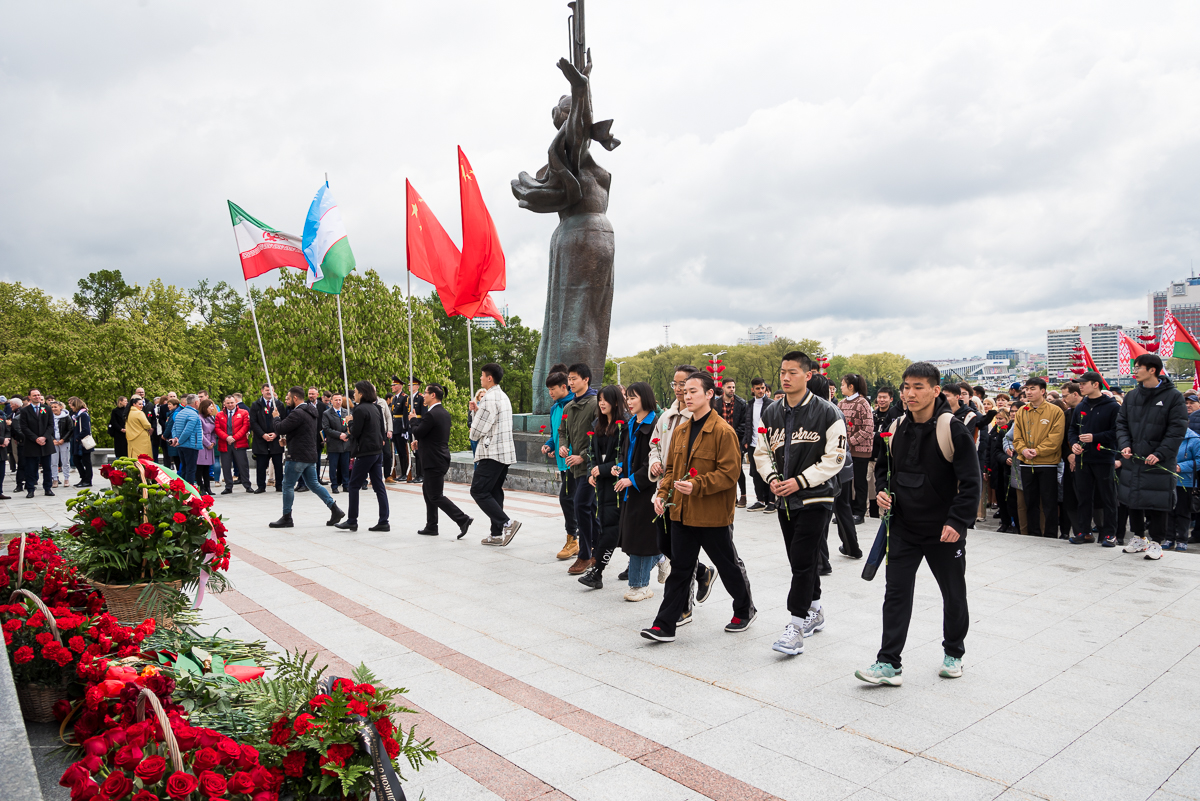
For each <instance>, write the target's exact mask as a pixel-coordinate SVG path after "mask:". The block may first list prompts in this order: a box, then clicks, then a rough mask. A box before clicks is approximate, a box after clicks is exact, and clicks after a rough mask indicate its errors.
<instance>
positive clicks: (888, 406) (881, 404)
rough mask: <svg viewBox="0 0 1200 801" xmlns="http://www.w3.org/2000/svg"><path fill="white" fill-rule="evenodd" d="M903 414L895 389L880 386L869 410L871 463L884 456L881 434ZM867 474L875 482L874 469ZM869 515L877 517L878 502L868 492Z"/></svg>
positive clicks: (873, 463)
mask: <svg viewBox="0 0 1200 801" xmlns="http://www.w3.org/2000/svg"><path fill="white" fill-rule="evenodd" d="M903 414H904V409H902V408H900V401H899V400H898V399H897V398H896V390H894V389H892V388H891V387H880V388H879V389H878V390H877V391H876V392H875V408H874V409H872V410H871V416H872V417H874V418H875V442H874V445H873V446H872V449H871V465H872V467H874V465H877V464H879V460H880V459H882V458H884V457H883V453H884V437H883V436H882V434H883V433H884V432H886V431H887V430H888V429H889V428H891V427H892V423H893V422H894V421H896V420H899V419H900V417H901V415H903ZM868 475H869V476H870V477H871V484H872V485H874V483H875V471H874V469H872V470H871V472H870V473H868ZM870 496H871V498H870V504H869V509H870V515H871V517H876V518H877V517H879V503H878V502H877V501H876V500H875V493H873V492H872V493H870Z"/></svg>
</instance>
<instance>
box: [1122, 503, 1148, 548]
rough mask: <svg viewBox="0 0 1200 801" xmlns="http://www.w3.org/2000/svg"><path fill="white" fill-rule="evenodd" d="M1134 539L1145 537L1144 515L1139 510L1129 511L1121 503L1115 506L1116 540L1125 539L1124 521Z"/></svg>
mask: <svg viewBox="0 0 1200 801" xmlns="http://www.w3.org/2000/svg"><path fill="white" fill-rule="evenodd" d="M1126 520H1128V521H1129V531H1130V532H1131V533H1132V534H1133V536H1135V537H1144V536H1146V515H1145V513H1144V512H1142V510H1141V509H1130V508H1129V507H1128V506H1126V505H1125V504H1123V503H1119V504H1117V539H1119V540H1123V539H1125V521H1126Z"/></svg>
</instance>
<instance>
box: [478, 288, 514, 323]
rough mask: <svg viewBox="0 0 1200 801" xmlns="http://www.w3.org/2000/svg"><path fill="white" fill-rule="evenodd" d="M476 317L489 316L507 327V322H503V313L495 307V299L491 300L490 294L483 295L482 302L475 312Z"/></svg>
mask: <svg viewBox="0 0 1200 801" xmlns="http://www.w3.org/2000/svg"><path fill="white" fill-rule="evenodd" d="M475 316H476V317H491V318H493V319H495V321H496V322H498V323H500V325H502V326H504V327H505V328H508V323H506V322H504V315H503V314H501V313H500V310H499V309H497V308H496V301H494V300H492V296H491V295H485V296H484V298H483V303H481V304H480V305H479V311H478V312H476V313H475Z"/></svg>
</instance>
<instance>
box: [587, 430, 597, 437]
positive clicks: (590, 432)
mask: <svg viewBox="0 0 1200 801" xmlns="http://www.w3.org/2000/svg"><path fill="white" fill-rule="evenodd" d="M595 433H596V432H595V431H589V432H588V433H587V435H588V436H589V437H591V436H594V435H595Z"/></svg>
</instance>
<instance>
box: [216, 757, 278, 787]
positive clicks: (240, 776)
mask: <svg viewBox="0 0 1200 801" xmlns="http://www.w3.org/2000/svg"><path fill="white" fill-rule="evenodd" d="M284 762H287V757H284ZM229 792H231V793H235V794H238V793H240V794H242V795H250V794H251V793H253V792H254V777H253V776H251V775H250V774H249V773H247V772H246V771H244V770H239V771H238V772H237V773H235V774H233V775H232V776H230V777H229Z"/></svg>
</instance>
